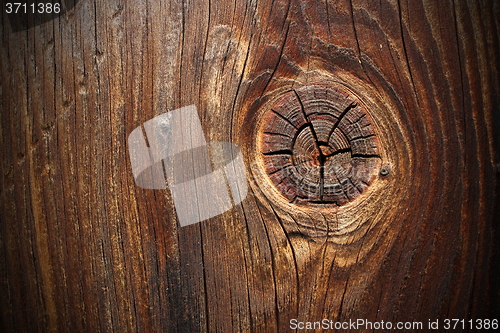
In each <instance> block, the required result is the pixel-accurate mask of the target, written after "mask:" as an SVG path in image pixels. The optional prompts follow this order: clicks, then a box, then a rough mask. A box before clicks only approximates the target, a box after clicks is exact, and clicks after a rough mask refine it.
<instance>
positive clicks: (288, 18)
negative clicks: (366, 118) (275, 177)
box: [0, 0, 500, 332]
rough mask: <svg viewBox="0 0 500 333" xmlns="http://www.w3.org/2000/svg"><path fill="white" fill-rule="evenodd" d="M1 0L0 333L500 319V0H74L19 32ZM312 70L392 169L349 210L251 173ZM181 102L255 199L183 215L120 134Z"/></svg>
mask: <svg viewBox="0 0 500 333" xmlns="http://www.w3.org/2000/svg"><path fill="white" fill-rule="evenodd" d="M68 3H69V2H68ZM4 9H5V8H3V12H2V15H0V19H1V23H0V29H1V30H0V38H1V45H2V48H1V53H0V57H1V58H0V63H1V81H0V105H1V106H0V111H1V112H0V147H1V148H0V154H1V157H0V162H1V163H0V172H1V178H0V182H1V183H0V189H1V205H0V295H1V302H0V331H2V332H38V331H40V332H43V331H61V332H111V331H115V332H134V331H137V332H288V331H291V330H290V320H291V319H293V318H297V319H298V320H299V321H319V320H322V319H323V318H328V319H331V320H333V321H348V320H349V319H351V320H356V319H366V320H369V321H372V322H375V321H378V322H380V321H382V320H383V321H384V322H387V321H390V322H392V323H394V325H395V324H396V322H406V321H408V322H413V321H418V322H422V323H423V325H424V328H426V327H427V325H428V321H429V320H431V321H435V320H440V325H442V324H443V321H444V319H446V318H457V319H465V320H470V319H473V320H476V319H500V318H499V299H500V284H499V282H498V281H499V279H498V273H499V269H498V267H499V266H500V251H499V237H500V228H499V221H500V213H499V207H500V196H499V193H500V182H499V179H500V178H499V177H500V156H499V151H500V150H499V143H500V93H499V91H500V89H499V85H500V82H499V81H500V79H499V77H500V75H499V62H500V52H499V34H500V29H499V24H500V21H499V18H500V2H498V1H488V0H482V1H472V0H471V1H462V0H455V1H451V0H450V1H447V0H443V1H434V0H422V1H398V0H380V1H370V0H352V1H334V0H321V1H319V0H318V1H316V0H308V1H298V0H274V1H270V0H259V1H253V0H249V1H225V0H199V1H198V0H197V1H187V0H184V1H173V0H172V1H167V0H158V1H144V0H136V1H98V0H95V1H92V0H81V1H80V2H79V3H78V4H77V5H76V6H75V7H74V8H72V9H71V10H70V11H68V13H66V14H65V15H63V16H61V17H59V18H56V19H54V20H51V21H49V22H46V23H43V24H39V25H36V26H35V27H32V28H29V29H25V30H21V31H17V32H13V31H12V27H11V26H10V23H9V20H10V19H9V16H8V15H7V14H6V13H5V10H4ZM313 82H328V83H329V84H333V85H337V86H341V87H343V89H347V90H348V91H349V92H350V93H351V94H352V95H353V96H355V98H356V99H357V100H359V101H360V102H362V104H363V106H364V107H365V108H366V110H367V112H368V113H369V114H370V117H371V118H372V120H373V124H372V125H373V127H374V131H375V132H376V134H377V140H378V148H379V154H380V163H381V164H380V166H385V167H387V168H388V169H387V170H390V172H389V174H388V175H385V176H384V177H382V176H377V178H376V179H375V180H373V182H372V183H371V185H370V186H369V188H368V189H367V191H366V192H364V193H363V194H361V195H359V196H358V197H356V198H355V199H354V200H353V201H352V202H349V203H347V204H346V205H344V206H342V207H340V208H311V207H307V206H300V205H299V206H297V205H294V204H290V203H289V202H287V201H286V200H284V199H283V197H280V194H279V193H278V192H277V191H276V189H275V188H273V186H272V183H270V181H269V179H268V178H266V177H267V175H266V174H265V172H263V171H262V170H263V169H262V154H261V152H260V151H259V150H258V144H257V142H258V135H259V128H260V125H261V122H262V119H263V116H262V115H263V114H265V111H266V110H267V108H268V107H269V105H271V104H272V103H273V101H275V100H276V98H278V97H279V96H280V95H281V94H283V93H285V92H286V91H290V90H294V89H299V88H300V87H302V86H303V85H305V84H308V83H313ZM190 104H195V105H196V106H197V108H198V112H199V114H200V118H201V123H202V126H203V130H204V132H205V135H206V137H207V140H208V141H227V142H233V143H235V144H237V145H239V146H240V147H241V148H242V151H243V154H244V158H245V165H246V168H247V180H248V184H249V194H248V196H247V198H246V199H245V200H244V201H243V203H242V204H241V205H238V206H236V207H235V208H233V209H232V210H230V211H228V212H226V213H224V214H222V215H219V216H217V217H214V218H211V219H209V220H207V221H204V222H201V223H197V224H193V225H190V226H187V227H182V228H181V227H180V226H179V224H178V221H177V217H176V212H175V208H174V205H173V202H172V197H171V194H170V192H169V191H168V190H147V189H141V188H140V187H138V186H137V185H136V184H135V182H134V178H133V175H132V171H131V167H130V160H129V157H128V151H127V149H128V148H127V136H128V135H129V134H130V132H131V131H132V130H133V129H134V128H136V127H137V126H139V125H140V124H142V123H143V122H145V121H147V120H149V119H151V118H153V117H154V116H156V115H158V114H161V113H163V112H166V111H169V110H173V109H176V108H179V107H182V106H186V105H190ZM440 327H441V330H442V329H443V326H440ZM317 331H319V330H317ZM345 331H349V329H348V330H345ZM368 331H369V330H368Z"/></svg>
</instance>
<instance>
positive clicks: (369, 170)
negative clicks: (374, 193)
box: [258, 84, 380, 206]
mask: <svg viewBox="0 0 500 333" xmlns="http://www.w3.org/2000/svg"><path fill="white" fill-rule="evenodd" d="M261 124H262V125H261V127H260V129H259V134H258V135H259V150H260V152H261V154H262V155H263V156H262V157H263V161H264V167H265V172H266V173H267V175H268V176H269V178H270V179H271V182H272V183H273V184H274V185H275V186H276V188H277V189H278V190H279V192H280V193H281V194H282V195H283V196H284V197H285V198H286V199H287V200H288V201H289V202H291V203H295V204H298V205H321V206H341V205H344V204H346V203H348V202H349V201H352V200H354V199H355V198H356V197H358V196H359V195H360V194H362V193H363V192H365V190H366V188H367V187H368V186H369V185H370V184H371V183H372V181H373V180H374V179H375V177H376V175H377V173H378V165H379V164H378V163H377V159H379V158H380V157H379V152H378V147H377V138H376V134H375V132H374V130H373V126H372V124H371V119H370V117H369V115H368V114H367V112H366V111H365V110H364V108H363V107H362V106H361V105H359V104H358V103H357V101H356V100H355V98H354V97H352V96H350V95H349V94H348V93H347V92H345V91H343V90H341V89H339V88H336V87H331V86H327V85H323V84H308V85H305V86H302V87H300V88H298V89H296V90H291V91H288V92H286V93H284V94H282V95H281V96H279V97H278V98H277V99H276V101H275V102H274V103H272V104H271V105H270V107H269V108H268V109H267V110H266V111H265V113H264V116H263V119H262V123H261Z"/></svg>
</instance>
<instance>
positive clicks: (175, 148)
mask: <svg viewBox="0 0 500 333" xmlns="http://www.w3.org/2000/svg"><path fill="white" fill-rule="evenodd" d="M128 149H129V154H130V162H131V165H132V173H133V175H134V179H135V182H136V184H137V185H138V186H139V187H142V188H145V189H153V190H160V189H166V188H167V186H168V189H169V190H170V192H171V193H172V198H173V201H174V206H175V210H176V213H177V217H178V219H179V224H180V225H181V226H187V225H190V224H194V223H197V222H201V221H203V220H206V219H209V218H211V217H214V216H217V215H220V214H222V213H224V212H225V211H228V210H230V209H231V208H232V207H233V206H235V205H237V204H239V203H240V202H241V201H243V199H244V198H245V197H246V195H247V192H248V187H247V181H246V173H245V165H244V163H243V155H242V153H241V150H240V148H239V147H238V146H237V145H235V144H232V143H229V142H210V143H207V142H206V140H205V136H204V134H203V130H202V127H201V122H200V118H199V117H198V113H197V110H196V106H195V105H189V106H186V107H183V108H180V109H176V110H173V111H170V112H166V113H163V114H161V115H159V116H157V117H155V118H153V119H150V120H148V121H146V122H145V123H144V124H143V125H141V126H138V127H137V128H135V129H134V130H133V131H132V132H131V133H130V135H129V137H128Z"/></svg>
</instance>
